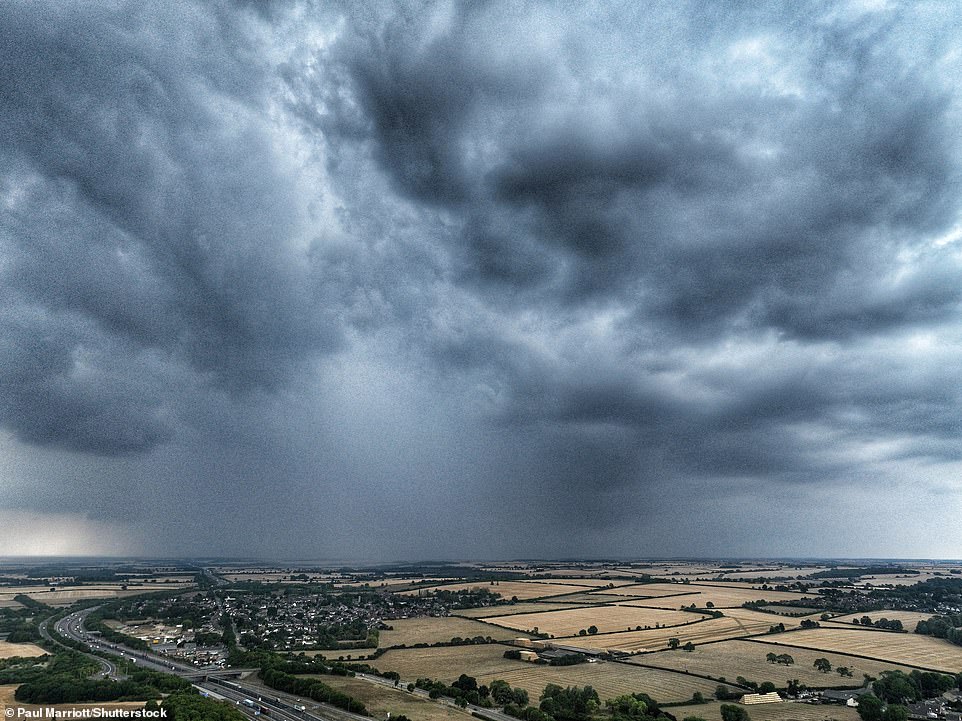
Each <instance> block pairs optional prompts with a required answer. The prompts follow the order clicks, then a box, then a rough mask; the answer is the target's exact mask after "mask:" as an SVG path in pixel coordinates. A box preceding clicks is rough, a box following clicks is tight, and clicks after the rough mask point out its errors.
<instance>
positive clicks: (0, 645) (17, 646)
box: [0, 641, 47, 658]
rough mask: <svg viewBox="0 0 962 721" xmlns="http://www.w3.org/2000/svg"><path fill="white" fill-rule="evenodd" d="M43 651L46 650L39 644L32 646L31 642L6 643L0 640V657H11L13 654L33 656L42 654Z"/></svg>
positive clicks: (26, 656)
mask: <svg viewBox="0 0 962 721" xmlns="http://www.w3.org/2000/svg"><path fill="white" fill-rule="evenodd" d="M45 653H47V652H46V651H44V650H43V649H42V648H40V647H39V646H34V645H33V644H32V643H8V642H7V641H0V658H13V657H14V656H23V657H25V658H35V657H37V656H43V655H44V654H45Z"/></svg>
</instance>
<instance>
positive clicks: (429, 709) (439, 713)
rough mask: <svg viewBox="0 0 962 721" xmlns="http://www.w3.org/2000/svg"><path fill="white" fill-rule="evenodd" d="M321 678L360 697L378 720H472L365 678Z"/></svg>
mask: <svg viewBox="0 0 962 721" xmlns="http://www.w3.org/2000/svg"><path fill="white" fill-rule="evenodd" d="M317 678H319V679H320V680H321V681H323V682H324V683H326V684H327V685H328V686H332V687H334V688H336V689H338V690H339V691H343V692H344V693H346V694H348V695H349V696H353V697H354V698H356V699H357V700H358V701H360V702H361V703H363V704H364V705H365V706H367V710H368V711H370V712H371V713H372V714H373V716H374V717H375V718H384V717H385V715H386V714H388V713H390V714H391V716H392V717H396V716H399V715H401V714H404V715H405V716H407V717H408V718H410V719H415V720H416V721H470V720H471V718H472V716H471V714H470V713H469V712H467V711H460V710H458V709H456V708H451V707H450V706H448V705H447V704H441V703H437V702H435V701H431V700H429V699H426V698H424V697H423V696H416V695H414V694H413V693H408V692H407V691H403V690H399V689H393V688H388V687H386V686H382V685H380V684H376V683H372V682H370V681H364V680H363V679H359V678H346V677H343V676H318V677H317ZM310 709H311V706H310V705H308V710H310Z"/></svg>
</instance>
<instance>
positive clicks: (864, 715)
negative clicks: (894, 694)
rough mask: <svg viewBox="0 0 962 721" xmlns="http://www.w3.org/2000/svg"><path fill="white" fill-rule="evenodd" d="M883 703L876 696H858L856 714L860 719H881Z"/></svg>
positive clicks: (864, 720)
mask: <svg viewBox="0 0 962 721" xmlns="http://www.w3.org/2000/svg"><path fill="white" fill-rule="evenodd" d="M883 708H885V703H884V702H883V701H882V699H880V698H879V697H878V696H874V695H873V694H870V693H868V694H864V695H862V696H859V697H858V715H859V717H860V718H861V719H862V721H882V709H883Z"/></svg>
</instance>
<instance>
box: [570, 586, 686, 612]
mask: <svg viewBox="0 0 962 721" xmlns="http://www.w3.org/2000/svg"><path fill="white" fill-rule="evenodd" d="M613 590H614V589H606V591H608V592H607V593H605V592H601V591H595V592H593V593H592V592H589V593H575V594H572V595H566V596H557V598H558V600H559V601H570V602H571V603H573V604H574V603H577V604H599V603H624V602H625V601H643V600H645V598H646V597H645V596H618V595H615V594H614V593H613V592H612V591H613ZM664 605H665V606H666V607H668V606H669V604H668V602H667V601H666V602H665V604H664ZM671 608H677V607H676V606H674V605H673V604H672V605H671Z"/></svg>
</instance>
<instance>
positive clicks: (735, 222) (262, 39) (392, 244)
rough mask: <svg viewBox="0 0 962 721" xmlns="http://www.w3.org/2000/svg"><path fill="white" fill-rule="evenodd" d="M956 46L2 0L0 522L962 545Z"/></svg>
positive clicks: (942, 25) (900, 26) (209, 5)
mask: <svg viewBox="0 0 962 721" xmlns="http://www.w3.org/2000/svg"><path fill="white" fill-rule="evenodd" d="M959 38H962V8H960V6H959V5H958V4H957V3H955V2H953V1H952V0H946V1H945V2H924V1H921V2H904V3H898V2H886V1H884V0H879V1H877V2H868V1H861V2H825V3H822V2H806V3H764V2H758V3H755V2H752V3H742V2H714V3H704V2H690V3H685V2H676V1H674V0H672V1H671V2H646V3H637V2H598V3H592V2H586V3H563V2H511V3H500V2H477V3H474V2H471V3H446V2H439V3H406V2H403V3H402V2H381V1H378V2H370V3H365V2H335V1H333V0H332V1H331V2H305V1H300V0H290V1H289V2H275V3H271V2H254V1H252V0H248V1H244V2H242V1H240V0H238V1H236V2H226V1H217V0H213V1H211V2H188V1H186V0H179V1H174V0H172V1H171V2H158V3H149V4H146V5H145V4H143V3H140V2H123V1H120V0H117V1H114V2H108V1H106V0H105V1H103V2H94V3H90V2H86V0H84V1H82V2H81V1H80V0H57V1H56V2H52V1H51V2H36V1H35V0H10V1H8V2H4V3H2V4H0V279H2V280H0V550H2V551H3V552H5V553H9V554H14V553H17V554H77V555H91V554H114V555H165V556H185V555H192V556H211V555H229V556H249V557H259V558H342V559H371V560H384V561H389V560H402V559H404V560H417V559H466V558H518V557H525V558H557V557H573V556H580V557H612V558H614V557H617V558H630V557H639V558H640V557H651V556H688V557H690V556H712V557H724V556H756V557H757V556H796V557H798V556H836V557H838V556H842V557H844V556H847V557H914V558H922V557H926V558H928V557H931V558H936V557H941V558H960V557H962V534H960V533H959V519H960V518H962V403H960V401H962V382H960V381H962V316H960V303H962V212H960V211H962V201H960V195H962V194H960V182H959V181H960V170H962V163H960V161H962V156H960V140H962V127H960V126H962V122H960V121H962V105H960V99H962V98H960V86H959V83H958V78H959V77H962V42H960V40H959Z"/></svg>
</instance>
